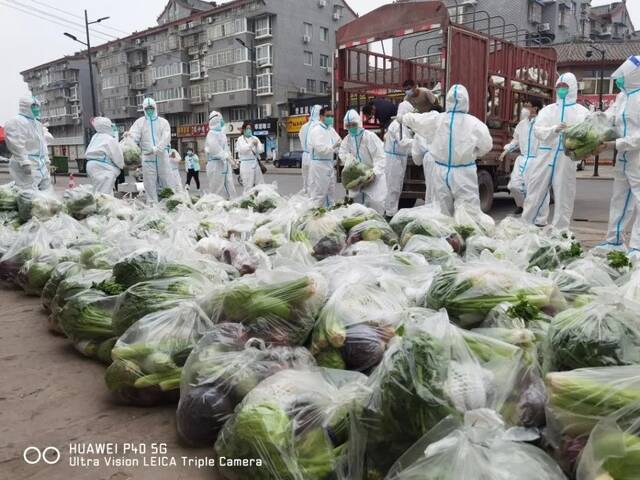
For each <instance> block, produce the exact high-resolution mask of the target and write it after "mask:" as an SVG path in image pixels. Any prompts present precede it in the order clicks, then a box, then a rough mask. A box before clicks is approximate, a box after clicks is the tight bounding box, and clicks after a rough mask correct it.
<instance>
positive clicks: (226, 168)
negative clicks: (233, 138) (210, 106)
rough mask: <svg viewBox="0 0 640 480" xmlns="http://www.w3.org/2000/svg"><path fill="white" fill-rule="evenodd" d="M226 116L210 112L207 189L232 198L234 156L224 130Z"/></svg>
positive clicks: (206, 148) (205, 146) (207, 148)
mask: <svg viewBox="0 0 640 480" xmlns="http://www.w3.org/2000/svg"><path fill="white" fill-rule="evenodd" d="M223 127H224V118H222V114H221V113H219V112H216V111H213V112H211V114H209V133H208V134H207V139H206V141H205V144H204V151H205V154H206V155H207V182H208V185H207V191H208V192H209V193H215V194H216V195H221V196H223V197H225V198H226V199H230V198H231V197H233V196H234V195H235V193H236V188H235V186H234V184H233V167H232V165H231V163H232V161H233V158H232V157H231V151H230V150H229V141H228V140H227V134H226V133H224V132H223V131H222V129H223ZM196 158H197V157H196Z"/></svg>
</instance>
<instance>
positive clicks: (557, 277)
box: [551, 258, 615, 302]
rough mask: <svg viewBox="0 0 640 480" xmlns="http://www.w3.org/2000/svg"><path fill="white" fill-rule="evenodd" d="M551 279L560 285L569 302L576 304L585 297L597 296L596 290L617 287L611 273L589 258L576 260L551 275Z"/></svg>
mask: <svg viewBox="0 0 640 480" xmlns="http://www.w3.org/2000/svg"><path fill="white" fill-rule="evenodd" d="M551 279H552V280H553V281H554V282H555V283H556V285H558V288H559V289H560V292H561V293H562V295H564V298H566V299H567V301H568V302H574V301H575V300H577V299H578V298H579V297H583V296H585V295H590V294H595V293H596V292H594V290H593V289H594V288H596V289H597V288H601V287H609V288H613V287H615V283H614V282H613V280H612V279H611V276H610V275H609V273H608V272H607V271H606V270H605V269H604V268H603V267H601V265H600V264H598V263H596V262H594V261H593V260H591V259H587V258H581V259H578V260H574V261H573V262H571V263H569V264H567V265H566V266H564V267H563V268H561V269H558V270H556V271H555V272H553V273H551Z"/></svg>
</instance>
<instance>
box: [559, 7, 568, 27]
mask: <svg viewBox="0 0 640 480" xmlns="http://www.w3.org/2000/svg"><path fill="white" fill-rule="evenodd" d="M558 26H559V27H566V26H567V8H566V7H563V6H560V8H559V9H558Z"/></svg>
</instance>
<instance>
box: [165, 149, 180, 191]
mask: <svg viewBox="0 0 640 480" xmlns="http://www.w3.org/2000/svg"><path fill="white" fill-rule="evenodd" d="M180 162H182V157H181V156H180V153H179V152H178V151H177V150H176V149H175V148H172V149H171V151H170V152H169V180H168V182H169V185H168V186H169V187H171V189H172V190H173V191H174V192H182V191H184V190H183V188H182V177H181V176H180Z"/></svg>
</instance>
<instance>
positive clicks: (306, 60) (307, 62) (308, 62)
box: [304, 50, 313, 67]
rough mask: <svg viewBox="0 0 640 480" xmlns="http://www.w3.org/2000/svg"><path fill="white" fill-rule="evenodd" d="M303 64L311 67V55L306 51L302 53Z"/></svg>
mask: <svg viewBox="0 0 640 480" xmlns="http://www.w3.org/2000/svg"><path fill="white" fill-rule="evenodd" d="M304 64H305V65H307V66H308V67H312V66H313V53H311V52H309V51H307V50H305V51H304Z"/></svg>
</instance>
